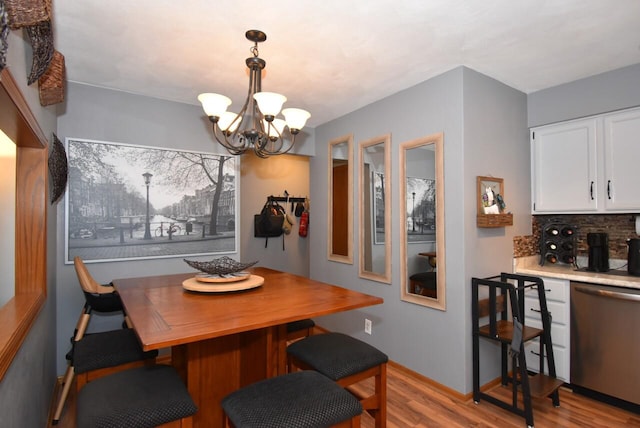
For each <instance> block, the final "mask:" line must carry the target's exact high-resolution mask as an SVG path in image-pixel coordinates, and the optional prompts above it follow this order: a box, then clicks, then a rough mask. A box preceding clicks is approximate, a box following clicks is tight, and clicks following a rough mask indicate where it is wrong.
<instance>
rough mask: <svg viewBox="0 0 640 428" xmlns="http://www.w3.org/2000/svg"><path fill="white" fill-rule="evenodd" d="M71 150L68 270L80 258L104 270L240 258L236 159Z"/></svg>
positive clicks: (130, 148) (124, 149)
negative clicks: (122, 264)
mask: <svg viewBox="0 0 640 428" xmlns="http://www.w3.org/2000/svg"><path fill="white" fill-rule="evenodd" d="M65 143H66V150H67V155H68V164H69V180H68V188H67V192H66V194H65V264H72V263H73V259H74V257H76V256H80V257H81V258H82V259H83V261H85V262H86V263H97V262H113V261H121V260H140V259H153V258H172V257H185V256H201V255H213V254H220V255H222V254H233V253H237V252H238V248H239V244H238V233H237V225H238V224H239V221H238V218H237V213H238V209H237V207H238V203H239V197H238V195H237V183H236V177H239V165H238V164H239V162H238V161H237V158H236V157H234V156H229V155H226V156H225V155H217V154H211V153H204V152H195V151H183V150H175V149H165V148H157V147H149V146H137V145H131V144H122V143H113V142H103V141H95V140H87V139H80V138H67V139H66V141H65ZM212 219H213V221H212Z"/></svg>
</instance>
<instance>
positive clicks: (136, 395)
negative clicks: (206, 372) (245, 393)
mask: <svg viewBox="0 0 640 428" xmlns="http://www.w3.org/2000/svg"><path fill="white" fill-rule="evenodd" d="M197 410H198V408H197V407H196V405H195V403H194V402H193V400H192V399H191V396H190V395H189V392H188V391H187V388H186V387H185V385H184V383H183V382H182V379H181V378H180V376H179V375H178V373H177V372H176V371H175V369H174V368H173V367H171V366H164V365H155V366H148V367H147V366H145V367H138V368H135V369H129V370H124V371H121V372H118V373H115V374H112V375H109V376H105V377H102V378H100V379H96V380H94V381H92V382H89V383H88V384H86V385H85V386H84V387H83V388H82V389H81V390H80V392H79V393H78V402H77V419H76V420H77V426H78V428H88V427H92V428H93V427H95V428H116V427H127V428H134V427H135V428H146V427H155V426H158V425H162V424H165V423H167V422H171V421H175V420H179V419H182V418H185V417H188V416H191V415H193V414H194V413H195V412H196V411H197Z"/></svg>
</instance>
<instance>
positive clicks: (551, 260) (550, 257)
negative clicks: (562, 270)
mask: <svg viewBox="0 0 640 428" xmlns="http://www.w3.org/2000/svg"><path fill="white" fill-rule="evenodd" d="M546 259H547V261H548V262H549V263H557V262H558V257H557V256H556V255H555V254H553V253H548V254H547V255H546Z"/></svg>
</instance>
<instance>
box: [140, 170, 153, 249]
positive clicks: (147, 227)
mask: <svg viewBox="0 0 640 428" xmlns="http://www.w3.org/2000/svg"><path fill="white" fill-rule="evenodd" d="M142 176H143V177H144V184H145V185H146V186H147V221H146V222H145V223H144V239H151V224H150V223H149V184H151V177H153V174H151V173H149V172H145V173H144V174H142Z"/></svg>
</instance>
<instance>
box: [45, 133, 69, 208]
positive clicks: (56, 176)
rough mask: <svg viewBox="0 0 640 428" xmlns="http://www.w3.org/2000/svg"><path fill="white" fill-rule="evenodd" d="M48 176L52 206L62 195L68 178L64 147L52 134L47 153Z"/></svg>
mask: <svg viewBox="0 0 640 428" xmlns="http://www.w3.org/2000/svg"><path fill="white" fill-rule="evenodd" d="M49 175H50V176H51V187H50V192H51V193H50V195H51V204H52V205H53V204H54V203H55V202H56V201H58V200H59V199H60V197H61V196H62V195H63V194H64V190H65V189H66V188H67V178H68V176H69V165H68V163H67V154H66V152H65V151H64V145H63V144H62V142H61V141H60V140H59V139H58V136H57V135H56V134H53V144H52V146H51V153H49Z"/></svg>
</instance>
